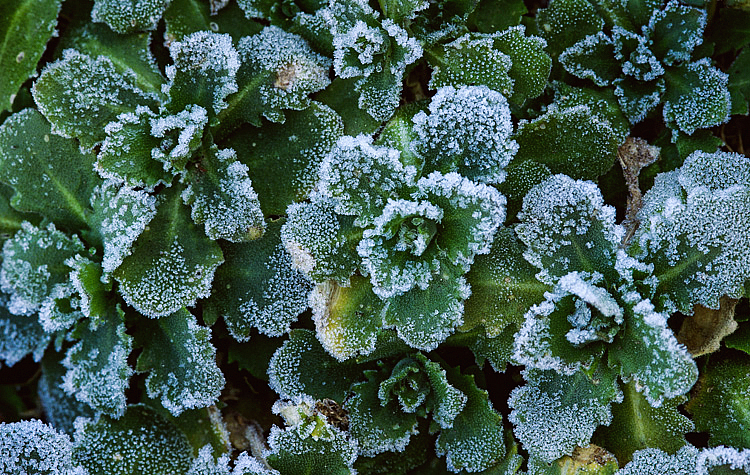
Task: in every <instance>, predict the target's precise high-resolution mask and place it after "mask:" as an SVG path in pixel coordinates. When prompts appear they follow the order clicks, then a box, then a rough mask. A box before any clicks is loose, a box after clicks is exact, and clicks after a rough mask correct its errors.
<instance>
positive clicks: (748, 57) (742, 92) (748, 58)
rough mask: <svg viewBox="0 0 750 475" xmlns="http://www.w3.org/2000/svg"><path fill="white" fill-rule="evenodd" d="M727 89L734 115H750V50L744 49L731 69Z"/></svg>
mask: <svg viewBox="0 0 750 475" xmlns="http://www.w3.org/2000/svg"><path fill="white" fill-rule="evenodd" d="M727 73H728V74H729V82H728V83H727V89H728V90H729V95H730V97H731V102H732V111H731V113H732V114H740V115H748V114H750V48H747V47H746V48H743V49H742V51H741V52H740V54H738V55H737V58H736V59H735V60H734V63H732V65H731V66H730V67H729V71H727Z"/></svg>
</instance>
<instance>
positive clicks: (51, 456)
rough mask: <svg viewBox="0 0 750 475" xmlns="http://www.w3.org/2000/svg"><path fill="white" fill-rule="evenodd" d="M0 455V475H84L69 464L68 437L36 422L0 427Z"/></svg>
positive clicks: (76, 465) (72, 463)
mask: <svg viewBox="0 0 750 475" xmlns="http://www.w3.org/2000/svg"><path fill="white" fill-rule="evenodd" d="M0 453H1V454H3V458H2V459H0V471H2V473H8V474H32V473H33V474H40V475H46V474H59V475H87V472H86V470H84V469H83V468H81V467H80V466H79V465H78V464H77V463H75V462H74V461H73V459H74V457H72V453H73V445H72V444H71V443H70V437H69V436H68V435H67V434H63V433H60V432H58V431H57V430H55V429H54V428H52V426H49V425H47V424H45V423H43V422H42V421H40V420H37V419H32V420H28V421H21V422H14V423H11V424H7V423H5V422H3V423H1V424H0Z"/></svg>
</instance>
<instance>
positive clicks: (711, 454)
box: [697, 445, 750, 475]
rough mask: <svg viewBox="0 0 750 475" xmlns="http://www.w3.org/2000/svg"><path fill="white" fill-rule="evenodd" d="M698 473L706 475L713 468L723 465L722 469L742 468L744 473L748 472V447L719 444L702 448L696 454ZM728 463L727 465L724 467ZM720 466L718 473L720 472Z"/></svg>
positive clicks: (749, 450)
mask: <svg viewBox="0 0 750 475" xmlns="http://www.w3.org/2000/svg"><path fill="white" fill-rule="evenodd" d="M697 465H698V471H697V474H698V475H708V474H710V473H714V470H712V469H714V468H719V467H723V468H724V470H726V469H727V468H728V469H729V470H732V471H734V470H738V471H739V470H743V471H744V472H745V473H750V449H743V450H740V449H737V448H734V447H725V446H723V445H720V446H718V447H711V448H708V449H703V450H702V451H701V452H700V454H698V461H697ZM727 465H729V467H726V466H727ZM721 472H722V470H721V468H720V469H719V473H721Z"/></svg>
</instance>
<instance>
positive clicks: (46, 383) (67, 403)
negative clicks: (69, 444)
mask: <svg viewBox="0 0 750 475" xmlns="http://www.w3.org/2000/svg"><path fill="white" fill-rule="evenodd" d="M64 356H65V355H64V354H63V353H62V352H61V353H57V352H55V351H47V352H46V353H45V354H44V358H42V360H41V373H42V374H41V376H40V377H39V384H38V385H37V394H38V395H39V402H40V403H41V407H42V409H43V410H44V416H45V419H46V420H47V423H49V424H50V425H51V426H52V427H54V428H55V429H57V430H59V431H60V432H65V433H66V434H68V435H72V434H73V432H74V428H73V423H74V421H75V420H76V418H78V417H87V418H92V417H94V414H95V413H94V410H93V409H91V406H89V405H88V404H85V403H82V402H80V401H78V399H76V397H75V395H73V396H70V395H68V393H66V392H65V391H64V390H63V389H62V387H61V383H62V380H63V376H64V375H65V373H66V372H67V369H66V368H65V366H63V365H62V362H61V361H62V358H63V357H64Z"/></svg>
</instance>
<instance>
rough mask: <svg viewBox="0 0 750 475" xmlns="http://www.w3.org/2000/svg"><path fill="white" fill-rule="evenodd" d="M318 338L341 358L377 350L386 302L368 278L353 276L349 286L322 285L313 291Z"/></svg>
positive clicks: (340, 359)
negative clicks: (376, 294) (377, 293)
mask: <svg viewBox="0 0 750 475" xmlns="http://www.w3.org/2000/svg"><path fill="white" fill-rule="evenodd" d="M310 306H311V307H312V312H313V320H314V321H315V330H316V333H317V335H318V340H320V343H321V344H322V345H323V347H324V348H325V349H326V351H327V352H328V354H330V355H331V356H333V357H334V358H336V359H337V360H339V361H344V360H346V359H348V358H351V357H353V356H358V355H369V354H370V353H372V352H373V351H375V346H376V343H377V337H378V333H379V331H380V328H381V326H382V324H383V312H384V309H385V302H383V301H382V300H380V299H379V298H377V296H375V294H374V293H373V292H372V285H371V284H370V282H369V280H368V279H366V278H364V277H359V276H352V277H351V279H350V280H349V281H348V282H347V285H346V286H342V285H339V284H337V283H336V282H334V281H327V282H323V283H322V284H318V285H316V286H315V288H314V289H313V290H312V292H311V293H310Z"/></svg>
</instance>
